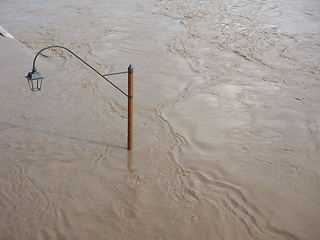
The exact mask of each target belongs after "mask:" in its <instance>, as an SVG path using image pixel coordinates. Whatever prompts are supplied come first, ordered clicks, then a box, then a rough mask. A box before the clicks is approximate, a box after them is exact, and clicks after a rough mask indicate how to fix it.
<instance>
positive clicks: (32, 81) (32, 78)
mask: <svg viewBox="0 0 320 240" xmlns="http://www.w3.org/2000/svg"><path fill="white" fill-rule="evenodd" d="M50 48H62V49H65V50H67V51H68V52H70V53H71V54H72V55H74V56H75V57H77V59H79V60H80V61H81V62H83V63H84V64H85V65H87V66H88V67H89V68H90V69H91V70H93V71H94V72H95V73H97V74H98V75H99V76H100V77H102V78H103V79H104V80H106V81H107V82H108V83H110V84H111V85H112V86H113V87H115V88H116V89H117V90H118V91H120V92H121V93H122V94H123V95H125V96H126V97H127V98H128V142H127V149H128V150H131V149H132V135H133V67H132V65H131V64H130V66H129V67H128V71H125V72H119V73H112V74H105V75H102V74H101V73H100V72H98V71H97V70H96V69H94V68H93V67H92V66H90V65H89V64H88V63H87V62H86V61H84V60H83V59H82V58H80V57H79V56H78V55H76V54H75V53H74V52H72V51H71V50H69V49H68V48H66V47H63V46H57V45H54V46H49V47H45V48H43V49H41V50H40V51H39V52H38V53H37V54H36V56H35V57H34V59H33V66H32V70H31V72H29V73H28V74H27V76H26V78H27V80H28V85H29V87H30V90H31V91H40V90H41V87H42V80H43V79H44V77H42V76H41V74H40V73H39V72H38V71H37V69H36V59H37V57H38V56H39V54H40V53H41V52H43V51H44V50H46V49H50ZM124 73H127V74H128V94H126V93H125V92H124V91H122V90H121V89H120V88H119V87H117V86H116V85H115V84H113V83H112V82H111V81H110V80H109V79H107V78H106V76H110V75H117V74H124Z"/></svg>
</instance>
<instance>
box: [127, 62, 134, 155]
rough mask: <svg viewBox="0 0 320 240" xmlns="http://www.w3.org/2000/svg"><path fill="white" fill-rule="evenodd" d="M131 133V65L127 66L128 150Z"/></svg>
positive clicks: (130, 142) (130, 144)
mask: <svg viewBox="0 0 320 240" xmlns="http://www.w3.org/2000/svg"><path fill="white" fill-rule="evenodd" d="M132 135H133V67H132V65H131V64H130V66H129V67H128V150H131V149H132Z"/></svg>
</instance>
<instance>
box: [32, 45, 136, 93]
mask: <svg viewBox="0 0 320 240" xmlns="http://www.w3.org/2000/svg"><path fill="white" fill-rule="evenodd" d="M50 48H62V49H65V50H67V51H68V52H70V53H71V54H72V55H74V56H75V57H76V58H78V59H79V60H80V61H81V62H83V63H84V64H85V65H87V66H88V67H89V68H91V69H92V70H93V71H94V72H95V73H97V74H98V75H99V76H100V77H102V78H103V79H104V80H106V81H107V82H108V83H110V84H111V85H112V86H113V87H115V88H116V89H118V90H119V91H120V92H121V93H122V94H124V95H125V96H126V97H128V98H132V96H129V95H128V94H126V93H125V92H124V91H122V90H121V89H120V88H119V87H117V86H116V85H115V84H113V83H112V82H111V81H110V80H108V79H107V78H106V77H105V76H103V75H102V74H101V73H99V72H98V71H97V70H96V69H94V68H93V67H92V66H90V65H89V64H88V63H87V62H85V61H84V60H83V59H82V58H80V57H79V56H78V55H77V54H75V53H74V52H72V51H71V50H70V49H68V48H66V47H63V46H58V45H53V46H49V47H45V48H43V49H41V50H40V51H39V52H38V53H37V54H36V56H35V57H34V59H33V65H32V71H33V72H36V71H37V69H36V60H37V57H38V56H39V54H40V53H42V52H43V51H44V50H47V49H50Z"/></svg>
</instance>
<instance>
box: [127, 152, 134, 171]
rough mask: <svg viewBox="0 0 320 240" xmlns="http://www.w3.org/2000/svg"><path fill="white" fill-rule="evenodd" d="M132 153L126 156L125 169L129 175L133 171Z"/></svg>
mask: <svg viewBox="0 0 320 240" xmlns="http://www.w3.org/2000/svg"><path fill="white" fill-rule="evenodd" d="M132 154H133V153H132V151H128V155H127V168H128V170H129V172H130V173H132V172H133V171H134V170H133V169H132Z"/></svg>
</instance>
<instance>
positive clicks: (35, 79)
mask: <svg viewBox="0 0 320 240" xmlns="http://www.w3.org/2000/svg"><path fill="white" fill-rule="evenodd" d="M26 78H27V79H28V84H29V87H30V90H31V91H40V90H41V87H42V79H44V77H42V76H41V74H40V73H39V72H37V69H35V68H33V69H32V71H31V72H29V73H28V75H27V76H26Z"/></svg>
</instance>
